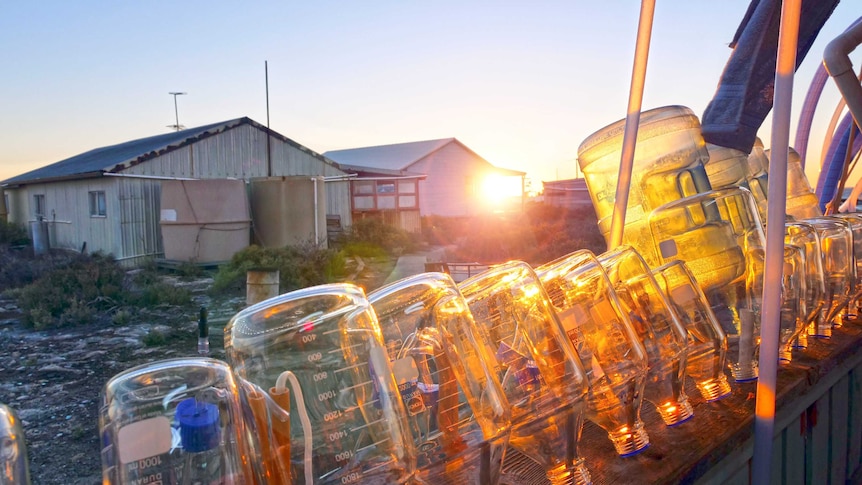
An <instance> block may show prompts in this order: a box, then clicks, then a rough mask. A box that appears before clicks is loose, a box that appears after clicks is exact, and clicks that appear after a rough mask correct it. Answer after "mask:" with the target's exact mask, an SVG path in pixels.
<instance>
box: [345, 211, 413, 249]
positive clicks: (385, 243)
mask: <svg viewBox="0 0 862 485" xmlns="http://www.w3.org/2000/svg"><path fill="white" fill-rule="evenodd" d="M339 244H340V245H341V246H350V245H355V244H360V245H361V244H370V245H373V246H377V247H380V248H383V249H384V250H385V251H386V252H387V253H389V254H396V253H399V252H404V251H407V252H409V251H412V250H414V249H416V247H417V246H418V245H419V238H418V237H417V236H415V235H414V234H411V233H409V232H407V231H405V230H404V229H401V228H399V227H396V226H394V225H392V224H387V223H386V222H384V221H382V220H381V219H374V218H370V219H361V220H358V221H353V225H352V226H350V227H349V228H348V229H347V230H346V231H345V232H344V234H343V235H342V236H341V239H340V240H339Z"/></svg>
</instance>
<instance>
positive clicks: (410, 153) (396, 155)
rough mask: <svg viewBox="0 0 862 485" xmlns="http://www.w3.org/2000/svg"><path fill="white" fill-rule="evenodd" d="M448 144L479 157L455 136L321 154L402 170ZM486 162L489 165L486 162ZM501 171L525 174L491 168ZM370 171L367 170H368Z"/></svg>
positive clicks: (353, 164)
mask: <svg viewBox="0 0 862 485" xmlns="http://www.w3.org/2000/svg"><path fill="white" fill-rule="evenodd" d="M450 143H457V144H459V145H461V146H462V147H464V149H465V150H467V151H469V152H471V153H473V154H474V155H476V156H477V157H479V158H480V159H482V160H484V158H482V157H480V156H479V155H478V154H476V153H475V152H473V150H470V149H469V148H467V146H466V145H464V144H463V143H461V142H460V141H458V140H457V139H455V138H441V139H439V140H426V141H414V142H409V143H396V144H393V145H379V146H373V147H363V148H350V149H346V150H330V151H328V152H324V153H323V156H325V157H327V158H330V159H332V160H335V161H336V162H337V163H338V164H339V166H341V167H345V166H348V167H350V169H352V170H357V171H360V170H362V169H378V170H379V169H385V170H400V171H404V170H406V169H407V168H408V167H410V166H411V165H413V164H414V163H416V162H418V161H419V160H421V159H423V158H425V157H427V156H428V155H430V154H431V153H433V152H436V151H437V150H439V149H441V148H443V147H444V146H446V145H448V144H450ZM488 165H491V163H490V162H488ZM491 166H492V167H494V166H493V165H491ZM494 168H495V169H496V170H497V171H499V172H501V173H507V174H509V175H525V174H526V173H525V172H520V171H517V170H509V169H504V168H499V167H494ZM369 171H370V170H369Z"/></svg>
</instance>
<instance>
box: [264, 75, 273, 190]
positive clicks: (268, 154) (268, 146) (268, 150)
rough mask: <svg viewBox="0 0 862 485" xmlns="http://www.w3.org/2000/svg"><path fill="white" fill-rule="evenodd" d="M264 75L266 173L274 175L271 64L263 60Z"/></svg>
mask: <svg viewBox="0 0 862 485" xmlns="http://www.w3.org/2000/svg"><path fill="white" fill-rule="evenodd" d="M263 75H264V77H265V78H266V175H267V176H271V175H272V149H271V143H272V142H270V138H271V136H270V133H269V65H268V63H267V61H263Z"/></svg>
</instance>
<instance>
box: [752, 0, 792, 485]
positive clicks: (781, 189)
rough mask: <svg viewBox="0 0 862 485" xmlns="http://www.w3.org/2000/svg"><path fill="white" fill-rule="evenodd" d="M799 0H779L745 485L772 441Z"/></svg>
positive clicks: (761, 471)
mask: <svg viewBox="0 0 862 485" xmlns="http://www.w3.org/2000/svg"><path fill="white" fill-rule="evenodd" d="M801 8H802V0H785V1H784V2H783V3H782V6H781V28H780V30H779V34H778V54H777V60H776V65H775V97H774V98H773V108H772V112H773V115H772V142H771V144H770V148H771V154H772V156H771V160H770V162H769V173H771V174H774V175H779V176H778V177H774V176H773V177H769V185H768V189H767V200H768V204H767V210H766V212H767V219H766V265H765V268H764V275H763V279H764V285H763V305H762V309H763V313H762V315H761V320H760V322H761V324H760V365H759V371H758V379H757V401H756V403H755V409H754V414H755V416H754V456H753V458H752V462H753V463H752V475H751V483H770V473H771V471H772V470H771V467H770V465H771V460H772V438H773V434H774V429H775V394H776V382H777V380H778V376H777V375H778V347H779V338H778V333H779V326H780V321H779V320H780V317H781V285H780V284H778V283H779V282H780V281H781V280H782V275H783V273H784V222H785V210H786V209H787V153H788V147H789V146H790V107H791V101H792V99H793V73H794V71H795V70H796V46H797V41H798V36H799V14H800V10H801Z"/></svg>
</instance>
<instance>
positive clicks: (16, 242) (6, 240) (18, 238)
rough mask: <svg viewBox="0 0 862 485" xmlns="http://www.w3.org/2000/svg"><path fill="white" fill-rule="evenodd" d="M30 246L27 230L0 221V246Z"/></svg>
mask: <svg viewBox="0 0 862 485" xmlns="http://www.w3.org/2000/svg"><path fill="white" fill-rule="evenodd" d="M28 244H30V238H29V237H28V236H27V230H26V229H25V228H24V226H19V225H18V224H13V223H11V222H6V221H0V246H2V245H9V246H25V245H28Z"/></svg>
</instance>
